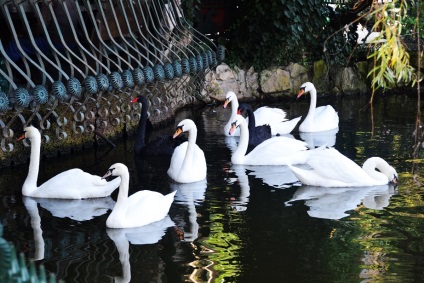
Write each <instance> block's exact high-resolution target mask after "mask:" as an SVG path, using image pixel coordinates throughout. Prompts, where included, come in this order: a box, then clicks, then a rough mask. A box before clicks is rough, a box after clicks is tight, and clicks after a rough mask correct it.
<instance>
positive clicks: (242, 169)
mask: <svg viewBox="0 0 424 283" xmlns="http://www.w3.org/2000/svg"><path fill="white" fill-rule="evenodd" d="M299 167H302V168H303V165H299ZM230 172H234V173H235V174H236V176H237V177H236V178H228V179H227V181H228V183H230V184H234V183H236V182H237V183H238V184H239V186H240V196H239V197H238V199H237V200H235V201H234V202H233V209H235V210H237V211H245V210H246V209H247V204H248V202H249V196H250V185H249V176H253V177H255V178H257V179H261V180H262V182H263V183H264V184H266V185H268V186H271V187H274V188H277V189H284V188H289V187H292V186H293V185H294V186H297V185H300V184H299V182H298V179H297V178H296V176H295V175H294V174H293V173H292V172H291V170H290V169H289V168H288V167H287V166H283V165H281V166H273V165H236V164H232V165H231V169H230Z"/></svg>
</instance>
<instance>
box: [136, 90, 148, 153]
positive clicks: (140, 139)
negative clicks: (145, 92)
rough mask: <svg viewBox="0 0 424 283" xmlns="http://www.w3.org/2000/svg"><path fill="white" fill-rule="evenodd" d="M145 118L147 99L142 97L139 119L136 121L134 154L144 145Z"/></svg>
mask: <svg viewBox="0 0 424 283" xmlns="http://www.w3.org/2000/svg"><path fill="white" fill-rule="evenodd" d="M147 118H148V116H147V99H146V98H145V97H142V98H141V114H140V121H139V122H138V127H137V134H136V136H135V141H134V152H135V153H136V154H139V153H140V152H141V150H142V149H143V147H144V145H145V138H146V123H147Z"/></svg>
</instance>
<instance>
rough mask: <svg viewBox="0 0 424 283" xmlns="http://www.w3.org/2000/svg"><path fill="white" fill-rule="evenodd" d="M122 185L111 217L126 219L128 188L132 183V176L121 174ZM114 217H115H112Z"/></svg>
mask: <svg viewBox="0 0 424 283" xmlns="http://www.w3.org/2000/svg"><path fill="white" fill-rule="evenodd" d="M120 177H121V184H120V185H119V193H118V197H117V199H116V203H115V207H114V208H113V210H112V213H111V215H110V217H112V218H124V217H125V212H126V208H127V203H128V187H129V182H130V174H129V173H128V172H126V173H125V174H121V176H120ZM112 215H113V216H112Z"/></svg>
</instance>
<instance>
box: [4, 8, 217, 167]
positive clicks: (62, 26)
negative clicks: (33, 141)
mask: <svg viewBox="0 0 424 283" xmlns="http://www.w3.org/2000/svg"><path fill="white" fill-rule="evenodd" d="M0 10H1V15H2V17H1V18H0V26H1V27H2V28H1V32H0V127H1V131H0V133H1V134H0V137H1V143H0V157H1V156H2V154H6V155H7V153H10V152H13V151H14V149H15V142H16V132H17V131H18V132H19V131H22V129H23V128H24V127H26V126H28V125H30V124H32V125H34V126H36V127H37V128H39V129H40V130H41V131H42V132H43V131H44V135H43V136H44V138H45V141H49V140H51V139H55V140H56V141H62V140H65V139H67V138H69V136H75V135H87V134H95V133H101V132H104V131H107V130H108V129H111V128H112V129H116V128H119V127H125V125H128V124H130V123H136V122H137V121H138V119H139V117H140V107H141V106H140V105H131V104H130V103H129V101H130V98H131V97H133V96H135V95H140V94H142V95H145V96H146V97H147V98H148V99H149V101H150V108H149V112H150V114H151V117H153V116H154V115H161V116H167V115H172V112H173V110H174V109H176V108H178V106H180V105H185V104H186V103H187V102H191V101H193V100H195V99H196V94H197V93H200V91H199V90H200V89H201V88H202V85H203V83H204V76H205V73H206V72H208V71H209V69H210V68H211V67H213V66H216V65H217V64H218V63H219V62H220V61H222V60H223V59H224V56H225V49H224V47H223V46H217V45H216V44H215V43H214V42H213V41H211V40H209V39H208V38H207V37H205V36H204V35H203V34H201V33H200V32H198V31H197V30H196V29H194V28H193V26H192V25H191V24H190V23H189V22H187V21H186V19H185V17H184V14H183V11H182V10H181V7H180V6H179V3H178V2H177V0H131V1H129V0H0ZM0 159H1V158H0Z"/></svg>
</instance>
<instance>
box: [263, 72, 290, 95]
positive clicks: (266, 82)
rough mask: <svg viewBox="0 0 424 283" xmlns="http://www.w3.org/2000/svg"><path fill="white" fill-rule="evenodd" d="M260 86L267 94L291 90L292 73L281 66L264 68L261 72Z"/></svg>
mask: <svg viewBox="0 0 424 283" xmlns="http://www.w3.org/2000/svg"><path fill="white" fill-rule="evenodd" d="M260 86H261V90H262V91H263V92H264V93H266V94H268V93H276V92H283V91H286V90H290V89H291V83H290V73H289V72H288V71H286V70H283V69H281V68H274V69H271V70H264V71H262V73H261V79H260Z"/></svg>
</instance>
